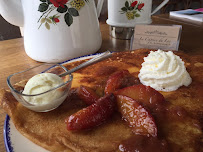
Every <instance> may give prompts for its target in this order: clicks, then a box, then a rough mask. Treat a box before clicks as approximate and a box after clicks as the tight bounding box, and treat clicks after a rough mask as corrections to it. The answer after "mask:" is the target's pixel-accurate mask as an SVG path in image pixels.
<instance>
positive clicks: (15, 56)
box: [0, 15, 203, 152]
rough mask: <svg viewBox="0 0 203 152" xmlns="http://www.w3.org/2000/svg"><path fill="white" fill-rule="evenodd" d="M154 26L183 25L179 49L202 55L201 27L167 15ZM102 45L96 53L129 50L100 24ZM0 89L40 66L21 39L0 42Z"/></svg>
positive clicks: (0, 147)
mask: <svg viewBox="0 0 203 152" xmlns="http://www.w3.org/2000/svg"><path fill="white" fill-rule="evenodd" d="M153 23H154V24H181V25H183V32H182V38H181V42H180V49H181V50H183V51H185V52H186V53H189V54H203V41H202V40H203V26H202V25H196V24H195V25H194V24H189V23H186V22H184V21H177V20H173V19H170V18H169V17H168V15H161V16H154V17H153ZM100 27H101V32H102V38H103V43H102V46H101V48H100V50H99V51H98V52H103V51H106V50H107V49H108V50H111V51H123V50H129V49H130V41H129V40H118V39H114V38H112V37H110V36H109V27H108V25H106V24H105V22H100ZM0 59H1V67H0V88H5V89H8V87H7V84H6V78H7V76H8V75H10V74H12V73H15V72H18V71H21V70H23V69H27V68H29V67H32V66H35V65H37V64H40V63H39V62H36V61H33V60H32V59H30V58H29V57H28V56H27V55H26V53H25V51H24V47H23V38H19V39H13V40H7V41H1V42H0ZM5 116H6V113H5V112H4V111H3V109H1V108H0V152H6V150H5V147H4V140H3V125H4V120H5Z"/></svg>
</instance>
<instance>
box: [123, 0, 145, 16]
mask: <svg viewBox="0 0 203 152" xmlns="http://www.w3.org/2000/svg"><path fill="white" fill-rule="evenodd" d="M143 7H144V3H141V2H138V1H133V2H129V1H126V2H125V6H124V7H122V8H121V11H120V13H121V14H125V15H126V17H127V19H128V20H133V19H135V18H136V17H140V14H139V12H141V11H142V10H143V9H142V8H143Z"/></svg>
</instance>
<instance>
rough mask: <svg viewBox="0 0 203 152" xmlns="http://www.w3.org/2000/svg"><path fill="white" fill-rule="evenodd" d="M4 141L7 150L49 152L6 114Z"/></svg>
mask: <svg viewBox="0 0 203 152" xmlns="http://www.w3.org/2000/svg"><path fill="white" fill-rule="evenodd" d="M97 55H99V53H97V54H91V55H86V56H81V57H78V58H74V59H71V60H67V61H65V62H62V63H61V64H66V63H70V62H75V61H80V60H85V59H89V58H92V57H95V56H97ZM4 143H5V148H6V151H7V152H25V151H29V152H36V151H37V152H49V151H47V150H46V149H44V148H42V147H40V146H38V145H36V144H35V143H33V142H31V141H30V140H28V139H27V138H26V137H24V136H23V135H22V134H20V132H19V131H18V130H17V129H16V128H15V126H14V124H13V122H12V121H11V119H10V117H9V116H8V115H7V116H6V119H5V122H4Z"/></svg>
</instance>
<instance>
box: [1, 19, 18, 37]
mask: <svg viewBox="0 0 203 152" xmlns="http://www.w3.org/2000/svg"><path fill="white" fill-rule="evenodd" d="M20 37H21V33H20V29H19V27H17V26H14V25H11V24H9V23H8V22H7V21H6V20H4V19H3V17H2V16H1V15H0V41H2V40H9V39H14V38H20Z"/></svg>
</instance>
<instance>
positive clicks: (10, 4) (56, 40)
mask: <svg viewBox="0 0 203 152" xmlns="http://www.w3.org/2000/svg"><path fill="white" fill-rule="evenodd" d="M98 4H99V5H98V8H97V10H96V7H95V2H94V0H0V14H1V15H2V16H3V17H4V18H5V19H6V20H7V21H8V22H10V23H11V24H14V25H17V26H20V27H23V28H24V47H25V51H26V53H27V55H28V56H29V57H31V58H32V59H34V60H37V61H41V62H61V61H65V60H68V59H71V58H75V57H78V56H82V55H87V54H91V53H95V52H96V51H97V50H98V49H99V48H100V47H101V43H102V38H101V33H100V28H99V22H98V15H99V14H97V12H98V13H100V11H101V5H102V4H103V0H99V2H98Z"/></svg>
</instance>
